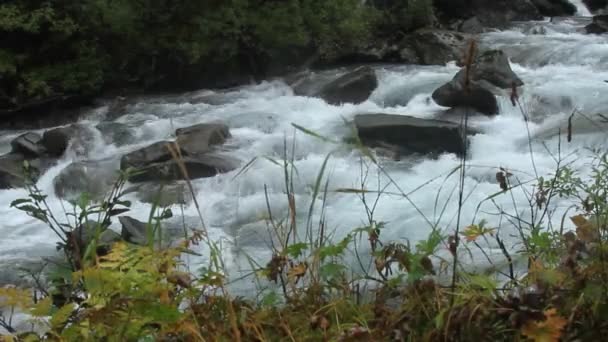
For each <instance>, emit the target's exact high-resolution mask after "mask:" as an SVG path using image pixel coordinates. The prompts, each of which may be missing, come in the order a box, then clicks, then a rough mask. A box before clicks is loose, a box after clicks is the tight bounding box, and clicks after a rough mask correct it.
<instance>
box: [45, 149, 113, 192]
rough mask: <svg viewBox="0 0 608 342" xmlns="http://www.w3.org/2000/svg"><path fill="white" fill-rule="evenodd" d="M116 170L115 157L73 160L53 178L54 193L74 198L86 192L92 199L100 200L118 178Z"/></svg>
mask: <svg viewBox="0 0 608 342" xmlns="http://www.w3.org/2000/svg"><path fill="white" fill-rule="evenodd" d="M117 171H118V161H117V160H116V159H108V160H87V161H79V162H74V163H72V164H70V165H68V166H67V167H66V168H65V169H63V170H61V172H60V173H59V175H57V177H55V179H54V180H53V186H54V188H55V194H57V196H58V197H60V198H65V199H68V200H74V199H76V198H78V196H80V194H82V193H83V192H86V193H87V194H88V195H89V196H90V197H91V198H92V199H95V200H101V199H103V197H104V195H106V193H107V192H108V191H110V189H111V188H112V185H113V184H114V183H115V182H116V180H117V179H118V172H117Z"/></svg>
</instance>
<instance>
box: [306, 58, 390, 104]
mask: <svg viewBox="0 0 608 342" xmlns="http://www.w3.org/2000/svg"><path fill="white" fill-rule="evenodd" d="M377 87H378V79H377V78H376V73H375V71H374V70H373V69H372V68H370V67H367V66H364V67H359V68H357V69H355V70H354V71H352V72H350V73H348V74H346V75H344V76H342V77H340V78H338V79H337V80H334V81H332V82H330V83H328V84H326V85H325V86H323V88H321V90H320V91H319V92H318V93H317V94H315V96H317V97H320V98H322V99H323V100H325V101H326V102H327V103H329V104H332V105H340V104H343V103H354V104H358V103H361V102H364V101H366V100H367V99H368V98H369V96H370V95H371V93H372V92H373V91H374V90H375V89H376V88H377Z"/></svg>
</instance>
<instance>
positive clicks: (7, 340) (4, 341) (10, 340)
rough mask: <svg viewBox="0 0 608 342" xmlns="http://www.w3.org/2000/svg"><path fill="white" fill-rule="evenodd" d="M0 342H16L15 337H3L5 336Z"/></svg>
mask: <svg viewBox="0 0 608 342" xmlns="http://www.w3.org/2000/svg"><path fill="white" fill-rule="evenodd" d="M0 341H2V342H13V341H15V338H14V337H13V336H11V335H3V336H0Z"/></svg>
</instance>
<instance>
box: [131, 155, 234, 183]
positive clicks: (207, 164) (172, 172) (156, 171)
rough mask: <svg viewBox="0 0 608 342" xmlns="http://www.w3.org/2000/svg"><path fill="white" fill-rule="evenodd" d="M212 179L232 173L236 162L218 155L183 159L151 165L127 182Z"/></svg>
mask: <svg viewBox="0 0 608 342" xmlns="http://www.w3.org/2000/svg"><path fill="white" fill-rule="evenodd" d="M182 167H183V168H184V169H185V170H186V172H187V178H188V179H197V178H207V177H213V176H215V175H217V174H220V173H225V172H229V171H232V170H234V169H236V168H237V167H238V162H237V161H236V160H233V159H232V158H229V157H227V156H223V155H219V154H211V153H208V154H204V155H201V156H193V157H188V156H186V157H183V158H182V159H181V160H179V161H175V160H173V159H172V160H167V161H160V162H156V163H151V164H148V165H145V166H144V167H142V168H140V169H139V170H138V171H137V172H136V173H134V174H133V175H132V176H131V177H130V178H129V180H130V181H131V182H135V183H139V182H151V181H176V180H185V179H186V175H184V172H183V170H182Z"/></svg>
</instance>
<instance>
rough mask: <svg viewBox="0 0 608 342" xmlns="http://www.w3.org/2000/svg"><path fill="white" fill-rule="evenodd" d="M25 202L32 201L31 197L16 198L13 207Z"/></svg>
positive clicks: (12, 203)
mask: <svg viewBox="0 0 608 342" xmlns="http://www.w3.org/2000/svg"><path fill="white" fill-rule="evenodd" d="M24 203H32V200H31V199H29V198H20V199H16V200H14V201H12V202H11V208H13V207H16V206H18V205H21V204H24Z"/></svg>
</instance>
